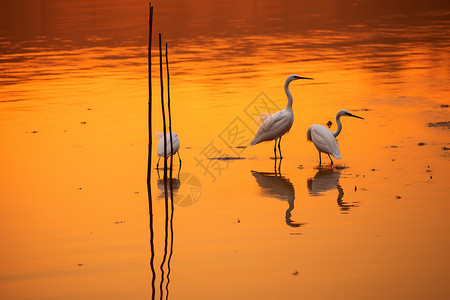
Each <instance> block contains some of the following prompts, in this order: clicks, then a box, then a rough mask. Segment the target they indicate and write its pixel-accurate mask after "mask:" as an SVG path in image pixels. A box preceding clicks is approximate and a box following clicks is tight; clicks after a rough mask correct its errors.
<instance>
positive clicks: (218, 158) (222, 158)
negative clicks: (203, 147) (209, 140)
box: [209, 156, 245, 160]
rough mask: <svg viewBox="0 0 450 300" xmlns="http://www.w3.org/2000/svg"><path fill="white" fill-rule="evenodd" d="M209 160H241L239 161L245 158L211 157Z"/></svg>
mask: <svg viewBox="0 0 450 300" xmlns="http://www.w3.org/2000/svg"><path fill="white" fill-rule="evenodd" d="M209 159H216V160H241V159H245V157H233V156H221V157H211V158H209Z"/></svg>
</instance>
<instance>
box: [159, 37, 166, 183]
mask: <svg viewBox="0 0 450 300" xmlns="http://www.w3.org/2000/svg"><path fill="white" fill-rule="evenodd" d="M162 64H163V62H162V49H161V33H160V34H159V77H160V82H161V110H162V118H163V132H164V137H163V138H164V179H167V138H166V135H167V131H166V112H165V110H164V82H163V81H164V79H163V65H162Z"/></svg>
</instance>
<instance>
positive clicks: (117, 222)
mask: <svg viewBox="0 0 450 300" xmlns="http://www.w3.org/2000/svg"><path fill="white" fill-rule="evenodd" d="M126 222H127V221H114V224H123V223H126Z"/></svg>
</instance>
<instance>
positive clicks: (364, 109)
mask: <svg viewBox="0 0 450 300" xmlns="http://www.w3.org/2000/svg"><path fill="white" fill-rule="evenodd" d="M353 111H371V109H370V108H360V109H354V110H353Z"/></svg>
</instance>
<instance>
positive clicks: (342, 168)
mask: <svg viewBox="0 0 450 300" xmlns="http://www.w3.org/2000/svg"><path fill="white" fill-rule="evenodd" d="M334 168H335V169H336V170H344V169H348V167H347V166H344V165H336V166H334Z"/></svg>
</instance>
